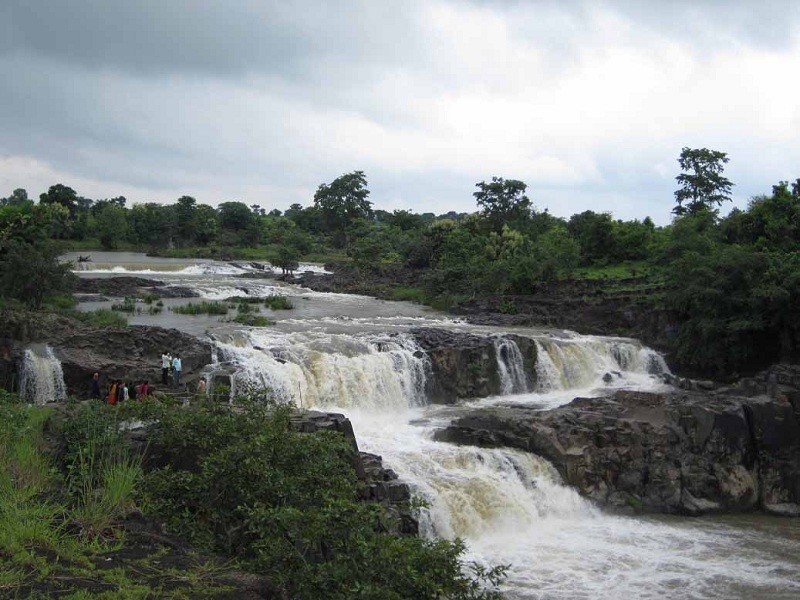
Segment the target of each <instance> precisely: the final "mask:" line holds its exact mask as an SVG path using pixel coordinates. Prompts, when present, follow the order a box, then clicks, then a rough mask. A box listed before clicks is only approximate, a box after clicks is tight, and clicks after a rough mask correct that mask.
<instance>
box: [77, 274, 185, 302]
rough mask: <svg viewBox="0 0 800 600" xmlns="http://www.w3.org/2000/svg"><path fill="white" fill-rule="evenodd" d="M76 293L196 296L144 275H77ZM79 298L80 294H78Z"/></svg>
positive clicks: (183, 289) (124, 295) (172, 296)
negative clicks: (146, 277)
mask: <svg viewBox="0 0 800 600" xmlns="http://www.w3.org/2000/svg"><path fill="white" fill-rule="evenodd" d="M75 291H76V292H77V293H78V294H104V295H106V296H114V297H119V298H123V297H126V296H144V295H147V294H152V295H155V296H158V297H160V298H197V297H199V296H200V294H199V293H197V292H196V291H194V290H192V289H190V288H187V287H182V286H174V285H169V286H168V285H166V284H165V283H164V282H163V281H158V280H157V279H145V278H144V277H127V276H125V277H79V278H77V281H76V284H75ZM79 299H80V296H79Z"/></svg>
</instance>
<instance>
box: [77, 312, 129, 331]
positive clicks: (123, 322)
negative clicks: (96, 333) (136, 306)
mask: <svg viewBox="0 0 800 600" xmlns="http://www.w3.org/2000/svg"><path fill="white" fill-rule="evenodd" d="M74 316H75V317H76V318H78V319H79V320H81V321H83V322H84V323H86V324H88V325H93V326H94V327H126V326H127V325H128V319H127V318H126V317H125V316H124V315H121V314H119V313H118V312H115V311H113V310H110V309H108V308H98V309H97V310H92V311H89V312H77V313H76V314H75V315H74Z"/></svg>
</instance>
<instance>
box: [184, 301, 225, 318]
mask: <svg viewBox="0 0 800 600" xmlns="http://www.w3.org/2000/svg"><path fill="white" fill-rule="evenodd" d="M172 312H174V313H177V314H179V315H227V314H228V306H227V305H226V304H225V303H224V302H207V301H205V300H203V301H202V302H197V303H194V302H189V303H187V304H184V305H182V306H173V307H172Z"/></svg>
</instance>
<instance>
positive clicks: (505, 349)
mask: <svg viewBox="0 0 800 600" xmlns="http://www.w3.org/2000/svg"><path fill="white" fill-rule="evenodd" d="M494 349H495V354H496V356H497V370H498V374H499V375H500V387H501V391H502V393H503V395H508V394H519V393H522V392H527V391H528V377H527V375H526V374H525V362H524V359H523V357H522V352H520V349H519V346H517V343H516V342H515V341H514V340H512V339H509V338H507V337H495V338H494Z"/></svg>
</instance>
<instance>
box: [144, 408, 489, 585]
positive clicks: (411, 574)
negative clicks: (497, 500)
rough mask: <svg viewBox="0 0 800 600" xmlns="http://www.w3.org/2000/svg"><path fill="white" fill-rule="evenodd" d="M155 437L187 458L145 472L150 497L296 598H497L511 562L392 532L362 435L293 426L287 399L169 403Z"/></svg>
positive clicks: (173, 521) (170, 516) (189, 533)
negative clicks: (237, 406) (486, 563)
mask: <svg viewBox="0 0 800 600" xmlns="http://www.w3.org/2000/svg"><path fill="white" fill-rule="evenodd" d="M155 443H156V444H158V446H159V447H160V448H165V449H166V451H167V452H168V453H170V452H172V453H174V454H175V456H174V457H173V458H174V459H175V460H174V461H172V464H173V465H185V467H183V468H181V467H174V468H169V467H167V468H164V469H160V470H157V471H154V472H152V473H151V474H149V475H148V476H147V477H146V481H145V492H146V498H147V501H148V505H149V506H150V507H151V508H152V509H153V510H155V511H156V512H157V513H158V514H160V515H161V516H163V517H164V518H166V519H167V521H168V523H169V525H170V527H171V529H172V530H173V531H176V532H179V533H180V534H182V535H184V536H186V537H188V538H189V539H190V540H192V541H193V542H194V543H195V544H196V545H199V546H201V547H205V548H208V549H211V550H214V551H217V552H223V553H225V554H227V555H229V556H232V557H235V558H236V559H238V560H239V561H241V562H242V563H243V564H244V565H245V566H247V567H248V568H250V569H253V570H255V571H256V572H259V573H262V574H264V575H266V576H267V577H268V578H269V580H270V581H271V582H273V583H274V584H275V585H276V586H277V587H278V588H279V589H280V590H281V591H282V592H283V595H284V596H286V597H291V598H300V599H305V598H307V599H316V598H323V597H326V598H353V597H363V598H398V599H399V598H423V599H424V598H430V599H434V598H453V599H456V598H490V597H496V596H495V594H493V593H491V592H486V591H484V590H483V587H482V585H481V584H482V581H487V582H489V583H492V584H496V583H497V581H498V578H499V576H500V575H501V574H502V569H494V570H490V571H479V572H477V573H473V576H468V575H465V574H464V570H463V568H464V566H465V565H464V564H463V562H462V560H461V558H460V557H461V554H462V552H463V549H464V547H463V544H461V543H459V542H448V541H444V540H439V541H426V540H422V539H420V538H416V537H408V538H398V537H395V536H392V535H389V534H387V533H383V532H382V531H384V523H383V522H384V521H385V519H386V515H385V513H384V512H383V510H382V508H381V507H380V506H379V505H376V504H367V503H362V502H358V501H357V498H358V482H357V479H356V476H355V471H354V469H353V467H352V464H353V463H352V461H353V458H354V456H353V448H352V446H351V444H350V443H349V442H348V441H347V440H346V439H345V438H344V436H342V435H341V434H339V433H336V432H319V433H313V434H307V433H306V434H303V433H297V432H295V431H293V430H292V428H291V424H290V409H289V408H287V407H285V406H278V407H274V408H272V409H270V408H268V407H266V406H263V405H257V404H249V405H246V407H245V408H244V410H243V411H237V412H233V411H231V410H230V409H229V408H228V407H227V406H219V405H216V404H213V403H200V404H195V405H192V406H190V407H189V408H187V409H185V410H176V411H171V412H167V413H166V414H165V415H164V416H163V417H162V418H161V420H160V426H159V428H158V435H157V439H156V440H155ZM178 459H180V460H178Z"/></svg>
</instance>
